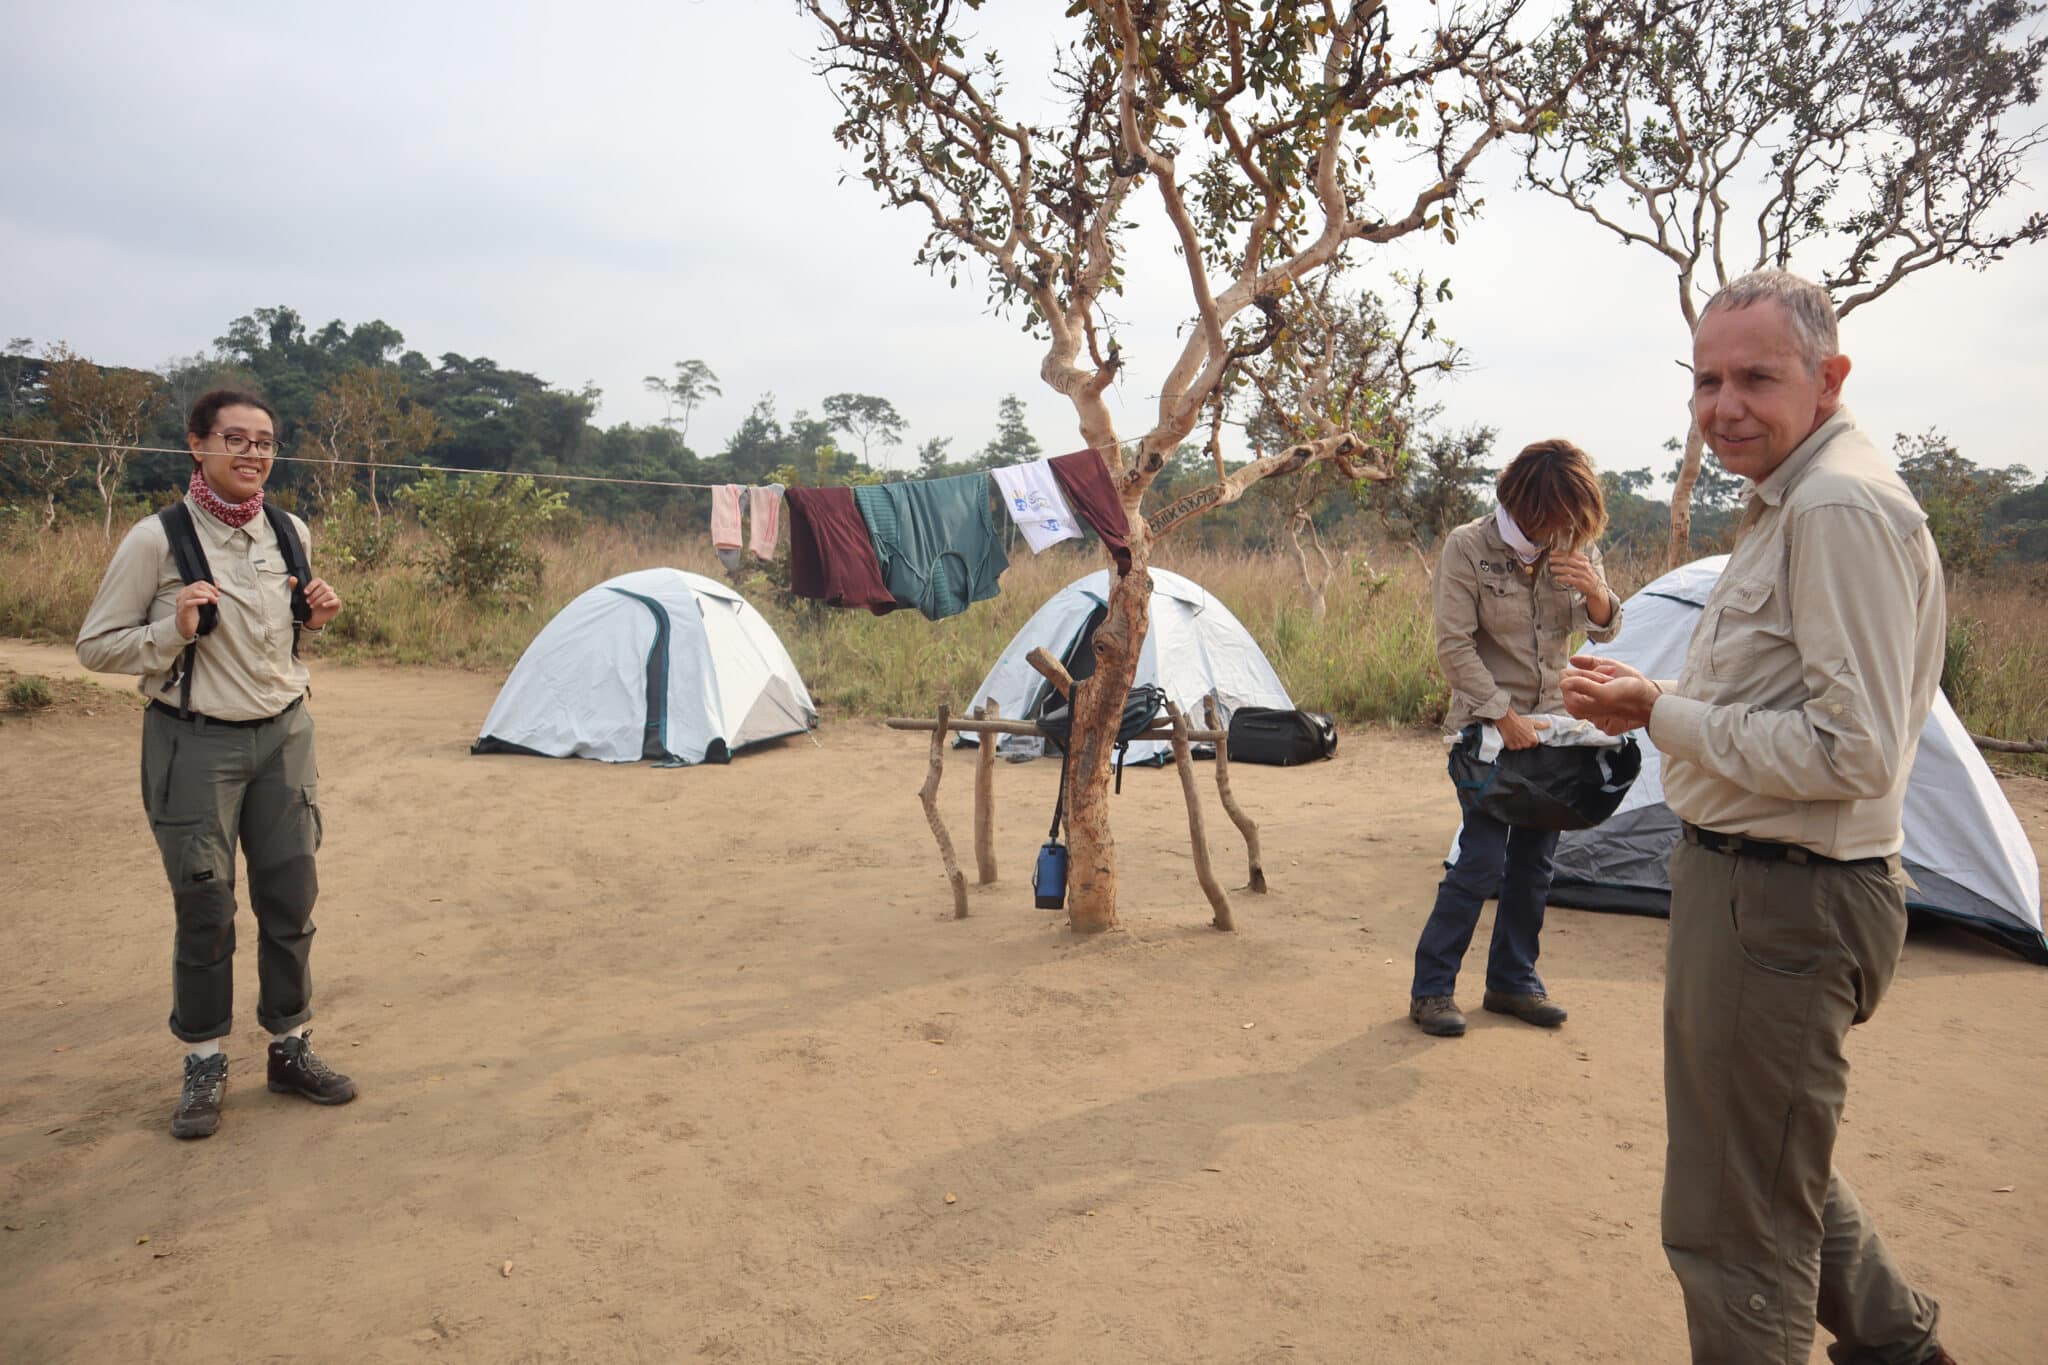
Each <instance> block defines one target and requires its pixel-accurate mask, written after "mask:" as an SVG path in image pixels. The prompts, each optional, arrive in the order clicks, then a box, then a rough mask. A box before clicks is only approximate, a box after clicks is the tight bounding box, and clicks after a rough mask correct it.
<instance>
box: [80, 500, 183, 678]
mask: <svg viewBox="0 0 2048 1365" xmlns="http://www.w3.org/2000/svg"><path fill="white" fill-rule="evenodd" d="M166 546H167V542H166V541H165V539H164V535H163V531H162V529H161V524H160V523H159V522H158V521H157V520H156V518H155V517H145V518H144V519H143V520H142V521H139V522H137V523H136V524H135V525H134V526H133V527H131V528H130V529H129V531H128V534H127V535H125V536H123V537H122V538H121V543H120V545H119V546H118V547H116V548H115V550H114V558H113V562H111V563H110V564H108V565H107V572H106V576H105V577H103V578H101V579H100V590H99V592H98V593H97V594H96V595H95V596H94V597H93V599H92V606H91V607H89V608H87V610H86V613H85V623H84V624H83V625H81V626H80V627H79V628H78V661H79V662H80V663H82V664H84V665H85V666H86V667H87V668H90V669H92V670H93V671H94V672H97V673H135V674H150V673H162V672H164V671H166V670H167V669H169V668H170V667H171V665H173V664H174V663H176V662H177V660H178V655H179V653H180V652H181V651H182V650H183V649H184V648H185V640H184V637H182V636H180V635H179V634H178V622H177V618H176V617H175V616H164V617H160V618H158V619H157V620H155V621H152V620H150V619H149V606H150V603H151V602H152V601H154V600H155V598H156V590H157V583H158V580H159V573H160V570H161V568H162V565H163V557H164V551H165V548H166Z"/></svg>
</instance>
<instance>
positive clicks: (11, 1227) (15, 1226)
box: [0, 1223, 21, 1232]
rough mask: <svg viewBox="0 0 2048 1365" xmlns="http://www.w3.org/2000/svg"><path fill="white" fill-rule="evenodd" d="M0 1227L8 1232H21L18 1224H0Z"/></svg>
mask: <svg viewBox="0 0 2048 1365" xmlns="http://www.w3.org/2000/svg"><path fill="white" fill-rule="evenodd" d="M0 1227H5V1228H6V1229H7V1230H8V1231H9V1232H20V1231H21V1224H19V1223H5V1224H0Z"/></svg>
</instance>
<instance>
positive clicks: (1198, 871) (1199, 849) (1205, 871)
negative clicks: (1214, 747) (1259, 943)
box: [1166, 701, 1237, 933]
mask: <svg viewBox="0 0 2048 1365" xmlns="http://www.w3.org/2000/svg"><path fill="white" fill-rule="evenodd" d="M1166 714H1167V715H1168V716H1170V717H1172V719H1173V766H1174V767H1175V768H1177V769H1179V770H1180V790H1181V795H1183V796H1185V797H1187V799H1188V838H1189V839H1190V840H1191V841H1192V842H1193V844H1194V846H1195V880H1196V881H1198V882H1200V883H1201V884H1202V894H1203V895H1205V896H1207V897H1208V898H1209V905H1210V907H1211V908H1212V909H1213V910H1214V911H1215V912H1216V914H1215V918H1214V919H1212V920H1211V921H1210V923H1212V924H1214V925H1215V926H1216V927H1217V928H1218V929H1221V930H1223V931H1224V932H1225V933H1229V932H1230V931H1231V930H1233V929H1235V928H1237V924H1236V922H1235V921H1233V920H1232V919H1231V917H1230V897H1229V896H1227V895H1225V894H1224V893H1223V887H1222V884H1221V883H1219V882H1218V881H1217V880H1216V874H1215V873H1214V872H1212V871H1210V870H1209V839H1208V836H1207V835H1206V834H1205V833H1203V831H1202V803H1201V800H1200V799H1199V798H1198V797H1197V796H1196V794H1195V765H1194V761H1193V759H1192V758H1191V757H1190V756H1189V754H1188V735H1189V733H1190V731H1189V728H1188V718H1187V717H1186V716H1184V715H1182V714H1181V713H1180V708H1179V707H1178V706H1175V705H1174V704H1173V703H1172V702H1170V701H1169V702H1168V703H1166Z"/></svg>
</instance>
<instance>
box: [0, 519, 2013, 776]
mask: <svg viewBox="0 0 2048 1365" xmlns="http://www.w3.org/2000/svg"><path fill="white" fill-rule="evenodd" d="M314 539H315V545H316V549H317V546H318V543H319V540H320V528H319V527H318V526H317V525H316V526H315V527H314ZM420 548H421V541H420V539H419V536H418V532H417V531H416V530H411V529H408V530H406V531H404V532H402V533H401V535H400V537H399V539H398V543H397V550H396V553H395V554H394V556H393V557H392V559H391V561H390V562H388V563H387V564H385V565H383V566H381V567H378V568H375V569H367V570H366V569H361V568H340V569H334V570H332V571H331V578H332V581H333V582H334V583H335V586H336V588H337V589H338V590H339V591H340V592H341V594H342V596H343V598H344V599H345V600H346V601H347V603H348V608H347V610H346V611H345V612H344V613H343V614H342V616H341V618H340V619H339V620H338V621H337V622H336V623H335V625H334V627H333V629H332V630H331V631H330V632H329V633H328V634H327V635H326V636H325V637H324V639H322V640H321V641H320V642H319V643H318V644H317V645H316V646H315V648H317V649H318V650H319V651H320V653H322V654H323V655H324V656H326V657H328V658H330V659H340V660H380V661H388V662H393V663H400V664H427V663H432V664H444V665H446V664H453V665H457V666H461V667H468V668H478V669H488V670H503V669H508V668H509V667H510V666H511V665H512V664H513V662H515V661H516V660H517V659H518V657H519V655H520V653H521V651H523V650H524V649H525V648H526V645H527V643H528V642H529V641H531V640H532V638H533V636H534V634H535V633H536V632H538V631H539V629H540V627H541V626H542V625H543V624H545V623H546V622H547V621H548V620H549V619H550V618H551V617H552V616H553V615H554V614H555V612H557V611H559V610H560V609H561V608H562V606H563V605H564V604H566V603H567V602H568V601H569V600H570V599H571V598H573V597H575V596H576V595H577V594H578V593H580V592H582V591H583V590H584V589H586V588H588V587H591V586H592V585H594V584H597V583H601V582H603V581H604V580H605V579H607V578H611V577H613V576H615V575H617V574H620V573H624V572H627V571H629V570H632V569H641V568H647V567H650V566H654V565H671V566H673V567H676V568H682V569H689V570H692V571H695V572H698V573H703V574H707V575H710V576H712V577H719V576H720V571H719V569H718V567H717V564H716V563H715V561H714V560H713V559H712V557H711V554H710V549H709V546H708V545H707V544H705V543H704V540H703V538H702V537H701V536H699V535H697V534H695V533H694V532H691V533H685V534H683V535H680V536H677V535H667V534H661V533H657V532H653V531H647V530H638V531H636V530H628V529H623V528H620V527H617V526H611V525H607V524H605V523H601V522H585V523H580V524H577V525H575V526H573V527H568V528H565V529H564V530H563V531H562V533H561V534H560V535H558V536H556V537H554V538H552V539H550V540H549V541H548V542H547V543H546V544H545V545H544V547H543V548H544V553H545V558H546V562H547V569H546V575H545V578H544V582H543V588H542V590H541V592H540V594H539V596H538V597H537V598H536V599H535V600H534V601H533V602H532V603H531V604H529V605H525V606H507V605H493V604H479V603H473V602H469V601H465V600H464V599H462V598H460V597H456V596H454V595H451V594H448V593H445V592H440V591H436V590H434V589H431V588H430V587H429V586H428V585H427V583H426V581H425V578H424V575H423V574H422V573H421V572H420V571H419V569H418V568H417V567H416V559H417V556H418V553H419V551H420ZM1369 548H1370V547H1369ZM108 553H109V550H108V547H107V545H106V543H105V542H104V540H103V539H102V538H101V536H100V534H99V530H98V528H97V527H96V526H92V525H87V524H82V523H73V524H69V525H64V526H60V527H59V528H58V529H57V530H56V531H54V532H52V533H51V534H49V535H46V536H43V535H35V534H33V533H31V532H28V531H24V530H16V531H15V532H13V533H12V535H11V536H10V537H9V538H8V539H7V540H5V541H4V542H0V634H5V635H16V636H25V637H28V638H32V639H42V640H54V641H66V640H69V639H71V638H72V637H73V636H74V635H75V633H76V631H77V628H78V622H79V620H80V619H81V618H82V617H83V615H84V612H85V609H86V606H87V604H88V603H89V602H90V600H91V597H92V593H93V590H94V588H95V587H96V586H97V584H98V580H99V575H100V572H101V570H102V568H103V567H104V565H105V563H106V559H107V555H108ZM1368 560H1370V563H1368ZM1157 562H1158V563H1159V565H1160V566H1161V567H1163V568H1169V569H1172V570H1174V571H1175V572H1177V573H1182V574H1185V575H1186V576H1188V577H1189V578H1192V579H1194V580H1195V581H1196V582H1198V583H1201V584H1202V585H1203V586H1204V587H1206V588H1208V589H1209V591H1211V592H1212V593H1214V594H1216V596H1218V597H1219V598H1221V599H1222V600H1223V601H1224V602H1225V603H1226V604H1228V605H1229V607H1230V609H1231V611H1233V612H1234V613H1236V615H1237V617H1238V618H1239V619H1240V620H1241V621H1243V622H1244V624H1245V626H1246V628H1247V629H1248V630H1250V631H1251V633H1252V635H1253V637H1254V638H1256V639H1257V640H1258V642H1259V644H1260V645H1261V646H1262V647H1263V648H1264V649H1265V650H1266V653H1267V655H1268V657H1269V658H1270V659H1271V660H1272V662H1273V666H1274V668H1275V669H1276V670H1277V671H1278V672H1279V674H1280V677H1281V679H1282V681H1284V682H1285V683H1286V685H1287V688H1288V691H1289V692H1290V693H1291V694H1292V695H1293V696H1294V698H1295V700H1296V701H1297V702H1298V703H1299V704H1300V705H1302V706H1305V707H1308V708H1310V709H1312V710H1318V711H1328V712H1330V713H1331V714H1333V715H1335V716H1337V717H1338V718H1339V719H1340V720H1342V721H1344V722H1346V723H1349V724H1359V723H1367V722H1370V723H1381V724H1393V725H1424V724H1430V723H1433V722H1435V721H1436V720H1438V719H1440V718H1441V716H1442V714H1443V707H1444V702H1445V691H1444V687H1443V684H1442V682H1441V681H1440V680H1439V679H1438V677H1437V674H1436V669H1435V660H1434V649H1433V648H1432V644H1431V639H1430V628H1429V597H1428V584H1427V581H1426V579H1425V578H1424V576H1423V574H1422V572H1421V569H1420V567H1419V566H1418V564H1417V563H1416V561H1415V559H1414V557H1413V556H1412V555H1409V554H1405V553H1404V552H1398V551H1395V550H1391V549H1387V548H1383V547H1381V548H1370V553H1369V555H1365V556H1356V555H1355V556H1354V558H1353V559H1352V561H1351V564H1350V565H1349V567H1348V568H1347V570H1346V571H1344V572H1342V573H1340V574H1339V575H1338V576H1337V577H1336V579H1335V580H1334V581H1333V582H1332V583H1331V585H1330V589H1329V593H1328V600H1327V609H1326V612H1325V614H1324V615H1323V617H1322V618H1321V619H1317V618H1316V617H1315V616H1314V614H1313V613H1312V612H1311V611H1310V610H1309V607H1308V604H1307V600H1306V597H1305V594H1304V592H1303V589H1302V585H1301V580H1300V575H1299V573H1298V572H1297V571H1296V568H1295V565H1294V562H1293V561H1292V560H1291V559H1288V558H1284V557H1278V556H1248V555H1227V554H1218V553H1215V552H1210V551H1200V550H1191V551H1188V552H1185V553H1182V552H1179V551H1177V550H1176V548H1175V547H1174V546H1173V545H1171V544H1170V543H1169V544H1168V545H1167V546H1166V547H1165V548H1164V549H1163V550H1162V552H1161V553H1160V555H1159V557H1158V561H1157ZM1096 567H1098V561H1097V560H1096V558H1095V556H1094V552H1093V551H1092V550H1089V549H1085V548H1082V547H1078V546H1071V545H1068V546H1060V547H1057V548H1056V549H1054V550H1053V551H1051V552H1048V553H1047V554H1044V555H1040V556H1037V557H1033V556H1031V555H1029V554H1028V553H1026V552H1023V551H1022V550H1021V549H1020V550H1019V553H1018V557H1017V558H1016V559H1015V560H1013V561H1012V565H1011V568H1010V571H1009V572H1008V573H1007V574H1005V575H1004V578H1003V593H1002V595H1001V596H1000V597H998V598H996V599H995V600H994V601H992V602H984V603H981V604H979V605H977V606H976V607H975V608H974V609H973V610H971V611H969V612H967V613H965V614H964V615H961V616H957V617H953V618H951V619H950V620H946V621H941V622H936V623H934V622H929V621H926V620H925V619H924V618H923V617H921V616H919V615H918V614H917V613H915V612H897V613H894V614H893V615H890V616H886V617H874V616H870V615H868V614H867V613H865V612H847V611H833V610H828V609H824V608H819V607H815V606H813V605H811V604H809V603H803V602H798V603H793V604H781V603H778V602H777V601H776V596H775V592H774V589H773V586H772V585H771V584H770V583H769V582H768V581H767V579H766V578H765V577H759V576H757V577H755V578H754V579H753V580H751V581H749V582H747V583H745V584H743V585H742V586H743V589H744V590H745V591H746V592H747V595H748V597H749V598H750V600H752V601H753V602H754V604H755V605H756V606H757V607H759V608H760V609H761V611H762V612H763V613H764V614H765V615H766V616H767V617H768V618H769V620H770V621H771V622H772V623H773V624H774V626H775V628H776V630H777V631H778V632H780V633H781V635H782V638H783V640H784V642H785V644H787V646H788V647H789V650H790V653H791V655H792V656H793V657H794V658H795V660H796V662H797V666H798V667H799V668H800V669H801V670H802V671H803V674H804V677H805V679H806V680H807V681H808V682H809V683H810V685H811V688H812V690H813V692H814V693H815V695H816V697H817V699H818V701H819V703H820V705H821V706H823V707H824V708H826V709H827V710H828V711H830V712H837V713H840V714H855V715H881V714H889V713H902V712H906V711H919V712H922V711H928V710H930V709H931V708H932V707H933V705H935V703H936V702H937V701H938V700H940V699H942V698H944V699H950V700H953V701H954V702H955V703H956V704H958V703H960V702H963V701H964V700H965V699H966V698H967V696H968V695H969V694H970V693H971V691H972V689H973V688H974V686H975V684H976V683H978V682H979V681H980V679H981V677H982V674H983V673H984V672H986V670H987V669H988V666H989V664H990V663H991V662H992V661H993V660H994V658H995V657H996V655H997V654H998V653H999V652H1000V650H1001V649H1002V647H1003V645H1004V644H1005V643H1007V642H1008V641H1009V639H1010V637H1011V636H1012V635H1014V634H1015V633H1016V631H1017V630H1018V628H1019V627H1020V626H1022V625H1023V623H1024V621H1025V620H1026V618H1028V617H1029V616H1030V615H1031V613H1032V612H1033V611H1035V610H1036V609H1037V607H1038V605H1039V604H1040V603H1041V602H1043V601H1044V600H1045V599H1046V598H1047V597H1048V596H1050V595H1051V594H1052V593H1053V592H1055V591H1057V590H1058V589H1059V588H1061V587H1063V586H1064V585H1066V584H1067V583H1069V582H1071V581H1073V580H1074V579H1075V578H1078V577H1080V576H1081V575H1083V574H1086V573H1090V572H1092V571H1093V570H1094V569H1095V568H1096ZM1374 569H1378V570H1379V572H1374V571H1373V570H1374ZM1656 572H1657V567H1656V564H1655V563H1654V561H1651V560H1648V559H1645V560H1643V561H1642V562H1636V561H1634V560H1629V559H1625V558H1622V557H1617V558H1616V559H1615V560H1614V561H1613V562H1611V563H1610V565H1609V575H1610V577H1611V579H1612V580H1613V581H1614V583H1615V586H1616V588H1617V589H1619V590H1620V591H1621V592H1622V593H1623V594H1624V595H1626V594H1628V593H1630V592H1633V591H1634V590H1635V589H1636V588H1638V587H1640V586H1641V585H1642V584H1643V583H1645V582H1647V581H1648V580H1649V579H1651V578H1653V577H1655V576H1656ZM1950 610H1951V616H1952V618H1953V620H1954V622H1955V627H1956V632H1957V645H1956V648H1955V649H1953V650H1952V651H1951V667H1950V676H1949V686H1950V690H1951V694H1952V697H1953V699H1954V701H1955V704H1956V707H1957V710H1958V711H1959V712H1961V713H1962V716H1963V719H1964V721H1965V723H1966V724H1968V725H1969V727H1970V728H1971V729H1972V730H1975V731H1977V732H1979V733H1986V734H1993V735H1998V736H2001V737H2005V738H2014V739H2021V738H2025V739H2033V738H2040V737H2042V736H2044V735H2048V682H2044V675H2048V597H2044V594H2042V593H2041V592H2039V591H2038V590H2035V589H2034V588H2031V587H2028V586H2023V585H2020V584H2017V583H2015V582H2013V581H2011V580H1999V581H1993V582H1967V581H1966V582H1960V583H1958V584H1956V585H1955V586H1954V588H1953V590H1952V592H1951V597H1950ZM2021 766H2025V767H2030V768H2031V767H2036V766H2043V765H2037V764H2035V763H2033V762H2023V763H2022V765H2021Z"/></svg>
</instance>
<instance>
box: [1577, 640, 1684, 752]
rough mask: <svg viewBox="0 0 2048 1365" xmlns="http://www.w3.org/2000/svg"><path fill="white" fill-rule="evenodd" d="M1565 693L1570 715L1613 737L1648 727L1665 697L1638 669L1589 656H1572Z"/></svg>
mask: <svg viewBox="0 0 2048 1365" xmlns="http://www.w3.org/2000/svg"><path fill="white" fill-rule="evenodd" d="M1563 690H1564V709H1565V710H1566V711H1567V712H1569V713H1570V714H1572V715H1574V716H1576V717H1578V718H1579V719H1580V720H1584V721H1591V722H1592V723H1593V724H1594V725H1597V726H1599V727H1600V729H1602V730H1603V731H1605V732H1606V733H1608V734H1610V735H1621V734H1626V733H1628V732H1629V731H1630V730H1637V729H1641V728H1642V727H1643V726H1645V725H1648V724H1649V723H1650V711H1651V709H1652V708H1654V707H1655V706H1656V704H1657V698H1658V697H1659V696H1660V695H1662V692H1661V689H1659V688H1658V686H1657V684H1655V683H1654V682H1651V681H1650V680H1649V679H1648V678H1647V677H1645V676H1644V675H1643V673H1642V672H1641V671H1640V670H1639V669H1635V668H1631V667H1629V665H1627V664H1625V663H1622V662H1621V661H1620V660H1618V659H1602V658H1598V657H1596V656H1594V655H1590V654H1579V655H1575V656H1573V658H1572V662H1571V667H1570V668H1567V669H1566V670H1565V671H1564V683H1563Z"/></svg>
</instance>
